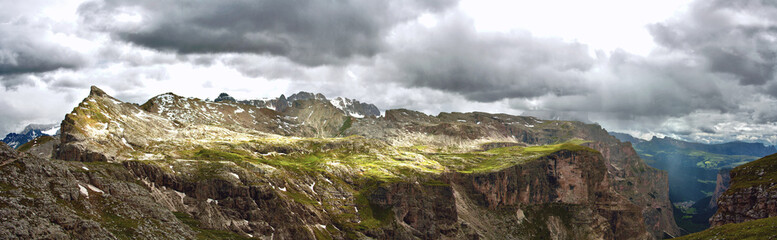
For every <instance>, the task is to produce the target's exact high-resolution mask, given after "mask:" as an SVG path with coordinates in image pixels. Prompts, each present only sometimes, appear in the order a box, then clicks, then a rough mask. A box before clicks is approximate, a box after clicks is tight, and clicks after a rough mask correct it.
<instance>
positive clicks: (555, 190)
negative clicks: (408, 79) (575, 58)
mask: <svg viewBox="0 0 777 240" xmlns="http://www.w3.org/2000/svg"><path fill="white" fill-rule="evenodd" d="M62 129H63V132H62V138H61V139H60V140H61V144H59V145H58V146H57V148H56V150H55V158H57V159H62V160H66V161H81V162H90V163H87V164H90V166H89V168H90V169H93V168H94V169H102V166H110V169H112V170H111V171H113V172H112V173H119V172H120V175H122V176H130V177H129V178H122V179H116V180H117V181H119V182H120V183H119V184H125V185H126V184H130V185H132V184H134V185H137V186H139V187H142V188H144V189H146V192H144V193H143V194H146V193H148V196H149V198H152V199H153V202H154V203H155V204H158V205H160V206H161V207H163V208H164V209H166V210H164V211H169V212H171V213H172V214H173V215H174V216H175V217H176V219H177V221H180V222H182V223H184V225H186V226H188V230H186V231H188V232H189V233H190V234H196V235H198V234H210V233H212V232H211V231H227V232H229V233H232V234H238V235H240V236H248V237H251V236H254V237H260V238H273V237H274V238H282V239H309V238H335V239H352V238H363V237H369V238H398V239H408V238H457V239H471V238H485V239H505V238H508V239H536V238H545V239H579V238H580V237H581V236H585V237H584V238H592V239H649V238H653V239H657V238H661V237H662V236H664V234H668V235H671V236H674V235H675V233H676V232H677V227H676V226H675V225H674V221H672V215H671V214H672V212H671V207H669V201H668V197H667V196H666V195H667V191H666V175H665V174H663V172H660V171H657V170H655V169H652V168H649V167H647V166H645V164H644V163H643V162H642V161H641V160H640V159H639V158H638V157H637V156H636V153H635V152H634V150H633V149H632V148H631V146H630V145H629V144H628V143H620V142H619V141H617V140H616V139H615V138H614V137H611V136H609V135H608V134H607V133H606V131H604V130H603V129H601V127H599V126H597V125H588V124H583V123H579V122H567V121H542V120H538V119H535V118H532V117H517V116H510V115H504V114H485V113H466V114H462V113H443V114H440V115H438V116H428V115H425V114H423V113H419V112H413V111H408V110H389V111H387V112H386V117H382V118H361V119H359V118H349V117H346V116H345V115H344V114H342V112H341V111H340V110H338V109H336V108H335V107H333V106H332V105H331V104H328V103H327V104H324V105H321V102H320V101H311V100H297V101H293V102H292V103H290V104H289V108H288V109H284V111H283V113H280V112H276V111H273V110H269V109H266V108H256V107H254V106H247V105H242V104H238V103H234V102H228V101H227V102H218V103H213V102H206V101H201V100H199V99H193V98H183V97H179V96H175V95H172V94H163V95H160V96H157V97H155V98H153V99H151V100H149V102H147V103H146V104H143V105H142V106H137V105H134V104H127V103H122V102H120V101H118V100H116V99H113V98H112V97H110V96H108V95H106V94H105V93H104V92H102V91H100V90H99V89H96V88H95V89H93V91H92V93H91V94H90V96H89V97H88V98H86V99H85V100H84V102H82V103H81V104H80V105H79V106H78V107H77V108H75V109H74V111H73V112H72V113H71V114H68V115H67V117H66V119H65V121H63V123H62ZM354 135H355V136H354ZM332 136H351V137H346V138H331V137H332ZM310 137H327V138H310ZM54 162H55V163H56V162H59V160H56V161H54ZM105 162H108V163H105ZM63 164H64V163H63ZM73 164H75V163H73ZM71 168H72V167H71ZM76 170H77V169H76ZM133 179H134V180H133ZM93 185H95V184H93ZM95 186H97V185H95ZM101 186H102V185H101ZM97 187H99V186H97ZM100 189H102V188H100ZM123 197H128V196H123ZM106 211H107V212H110V211H108V210H106V209H101V210H99V211H97V212H98V213H99V212H106ZM119 216H129V215H127V214H126V213H121V214H119ZM85 218H86V219H92V221H95V222H98V223H100V221H98V220H100V219H102V218H100V219H97V220H95V218H90V217H85ZM132 219H135V218H134V216H133V218H132ZM173 221H175V220H173ZM580 223H585V224H580ZM106 231H108V232H112V231H113V230H111V229H107V230H106ZM112 233H113V232H112ZM134 233H135V234H141V235H142V234H144V233H142V232H138V231H135V232H134ZM198 236H199V235H198ZM184 238H186V237H184Z"/></svg>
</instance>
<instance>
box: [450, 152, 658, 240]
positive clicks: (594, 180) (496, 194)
mask: <svg viewBox="0 0 777 240" xmlns="http://www.w3.org/2000/svg"><path fill="white" fill-rule="evenodd" d="M456 179H457V180H456V182H460V184H461V185H462V186H464V189H467V192H468V193H469V194H470V197H471V198H472V199H473V200H474V201H475V202H482V203H483V205H484V207H487V208H488V209H500V210H502V211H504V210H505V209H510V210H511V211H513V212H518V211H520V212H524V211H529V210H531V209H532V206H533V207H536V206H542V205H547V204H556V206H560V207H562V208H565V209H566V211H569V215H563V214H561V215H554V214H550V215H549V216H544V217H549V218H547V219H546V220H548V225H547V233H548V234H550V235H551V236H564V237H561V238H560V239H596V238H603V239H649V238H652V237H651V236H650V234H649V233H647V232H646V230H645V225H644V223H643V220H642V217H641V209H640V207H639V206H637V205H634V204H632V203H631V202H629V201H628V200H626V199H625V198H623V197H621V196H620V195H619V194H617V193H616V192H614V191H613V190H612V189H611V188H610V182H609V177H608V176H607V172H606V167H605V162H604V159H603V158H602V156H601V155H600V154H599V153H594V152H580V151H577V152H569V151H561V152H558V153H554V154H552V155H550V156H548V157H546V158H543V159H541V160H537V161H534V162H531V163H528V164H524V165H519V166H515V167H511V168H508V169H506V170H503V171H499V172H495V173H488V174H471V175H458V176H456ZM584 212H585V213H586V214H590V215H589V216H587V217H581V216H578V215H577V214H578V213H584ZM545 214H547V213H545ZM524 215H525V214H524ZM532 217H537V216H532ZM575 219H577V220H582V221H585V222H587V223H588V224H587V225H574V224H571V223H573V222H575ZM557 223H559V224H557ZM603 229H605V231H602V230H603ZM535 234H536V235H533V236H532V237H535V238H536V237H541V236H543V234H542V233H538V234H537V233H535Z"/></svg>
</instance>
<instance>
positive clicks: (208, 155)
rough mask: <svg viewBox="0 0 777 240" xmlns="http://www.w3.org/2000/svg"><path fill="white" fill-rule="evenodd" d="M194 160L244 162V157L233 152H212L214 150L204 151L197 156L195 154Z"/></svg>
mask: <svg viewBox="0 0 777 240" xmlns="http://www.w3.org/2000/svg"><path fill="white" fill-rule="evenodd" d="M194 158H195V159H202V160H217V161H237V160H243V158H244V157H243V156H241V155H238V154H235V153H231V152H224V151H219V150H212V149H202V150H200V151H198V152H197V153H196V154H194Z"/></svg>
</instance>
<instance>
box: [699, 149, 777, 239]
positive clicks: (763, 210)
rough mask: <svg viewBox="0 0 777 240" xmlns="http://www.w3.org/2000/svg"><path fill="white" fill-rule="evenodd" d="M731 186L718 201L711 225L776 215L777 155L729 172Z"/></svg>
mask: <svg viewBox="0 0 777 240" xmlns="http://www.w3.org/2000/svg"><path fill="white" fill-rule="evenodd" d="M730 175H731V185H730V187H729V189H728V190H726V192H725V193H723V194H722V195H721V196H720V197H719V198H718V212H717V213H715V215H714V216H713V217H712V219H711V220H710V223H711V225H712V226H713V227H714V226H720V225H724V224H728V223H741V222H745V221H751V220H756V219H761V218H769V217H775V216H777V154H773V155H769V156H766V157H764V158H761V159H758V160H756V161H753V162H750V163H747V164H744V165H742V166H739V167H736V168H734V169H732V170H731V173H730Z"/></svg>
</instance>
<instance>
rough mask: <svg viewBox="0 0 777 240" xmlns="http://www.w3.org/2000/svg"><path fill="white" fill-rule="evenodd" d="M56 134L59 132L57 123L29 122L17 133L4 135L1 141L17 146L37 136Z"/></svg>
mask: <svg viewBox="0 0 777 240" xmlns="http://www.w3.org/2000/svg"><path fill="white" fill-rule="evenodd" d="M57 134H59V124H30V125H27V126H26V127H24V130H22V131H21V132H19V133H9V134H8V135H5V138H3V140H2V142H4V143H5V144H8V146H10V147H12V148H19V147H21V146H22V145H23V144H25V143H27V142H29V141H32V140H33V139H35V138H37V137H40V136H55V135H57Z"/></svg>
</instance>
